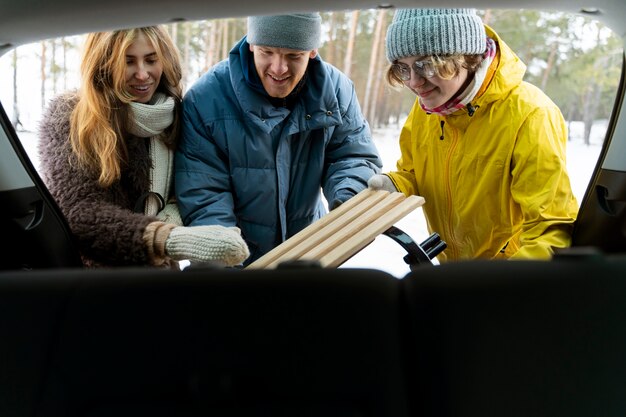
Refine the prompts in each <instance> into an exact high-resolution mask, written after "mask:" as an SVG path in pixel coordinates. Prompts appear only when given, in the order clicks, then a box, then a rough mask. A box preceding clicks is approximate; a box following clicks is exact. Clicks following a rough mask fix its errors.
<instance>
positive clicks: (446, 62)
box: [368, 9, 578, 262]
mask: <svg viewBox="0 0 626 417" xmlns="http://www.w3.org/2000/svg"><path fill="white" fill-rule="evenodd" d="M386 55H387V59H388V61H389V62H390V63H391V66H390V67H389V70H388V72H387V80H388V81H389V82H390V83H391V84H392V85H404V86H406V87H407V88H409V89H410V90H411V91H413V92H414V93H415V94H416V95H417V100H416V101H415V104H414V105H413V108H412V109H411V112H410V114H409V116H408V119H407V121H406V123H405V125H404V127H403V128H402V131H401V133H400V149H401V157H400V159H399V160H398V163H397V171H394V172H388V173H385V174H382V175H374V176H373V177H371V178H370V180H369V183H368V185H369V187H370V188H373V189H385V190H388V191H401V192H402V193H404V194H405V195H421V196H423V197H424V198H425V200H426V203H425V205H424V206H423V210H424V214H425V216H426V220H427V224H428V228H429V231H430V232H431V233H433V232H437V233H439V234H440V235H441V238H442V240H444V241H445V242H446V243H447V246H448V247H447V249H446V250H445V251H444V252H443V253H442V254H440V255H439V256H438V260H439V261H440V262H445V261H450V260H462V259H473V258H486V259H495V258H513V259H549V258H550V257H551V256H552V254H553V253H554V249H555V248H564V247H567V246H569V245H570V242H571V231H572V228H573V224H574V221H575V219H576V215H577V212H578V203H577V202H576V198H575V197H574V195H573V193H572V190H571V185H570V180H569V176H568V173H567V169H566V161H565V156H566V152H565V146H566V142H567V128H566V124H565V121H564V118H563V115H562V114H561V111H560V110H559V108H558V107H557V106H556V104H554V103H553V102H552V101H551V100H550V99H549V98H548V97H547V96H546V95H545V94H544V93H543V92H542V91H541V90H540V89H539V88H537V87H535V86H533V85H531V84H529V83H527V82H525V81H523V76H524V72H525V70H526V66H525V65H524V63H523V62H522V61H521V60H520V59H519V58H518V57H517V56H516V55H515V53H514V52H513V51H512V50H511V49H510V47H509V46H507V44H506V43H505V42H504V41H503V40H502V39H500V37H499V36H498V35H497V34H496V33H495V32H494V31H493V30H492V29H491V28H489V27H488V26H487V25H484V24H483V22H482V20H481V19H480V17H479V16H478V15H477V13H476V10H474V9H400V10H398V11H396V13H395V15H394V18H393V21H392V23H391V25H390V26H389V28H388V31H387V37H386Z"/></svg>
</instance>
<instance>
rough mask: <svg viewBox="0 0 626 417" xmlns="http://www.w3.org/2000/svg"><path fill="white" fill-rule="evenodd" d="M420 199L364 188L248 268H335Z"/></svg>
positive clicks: (422, 202)
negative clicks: (300, 264) (311, 264)
mask: <svg viewBox="0 0 626 417" xmlns="http://www.w3.org/2000/svg"><path fill="white" fill-rule="evenodd" d="M424 202H425V201H424V198H423V197H420V196H415V195H412V196H409V197H406V196H405V195H404V194H402V193H400V192H395V193H390V192H388V191H383V190H376V191H374V190H371V189H366V190H363V191H362V192H360V193H359V194H357V195H356V196H354V197H352V198H351V199H349V200H348V201H346V202H345V203H343V204H342V205H341V206H339V207H337V208H336V209H335V210H333V211H331V212H330V213H328V214H327V215H325V216H324V217H322V218H321V219H319V220H318V221H316V222H315V223H313V224H311V225H309V226H308V227H306V228H305V229H303V230H301V231H300V232H299V233H297V234H295V235H294V236H292V237H291V238H289V239H287V240H286V241H285V242H283V243H282V244H280V245H279V246H277V247H276V248H274V249H273V250H271V251H270V252H268V253H266V254H265V255H263V256H262V257H261V258H259V259H257V260H256V261H255V262H253V263H251V264H250V265H248V266H247V268H251V269H255V268H257V269H259V268H270V269H271V268H276V267H277V266H278V265H279V264H280V263H282V262H287V261H296V260H302V261H304V260H312V261H317V262H319V264H320V265H321V266H322V267H327V268H335V267H338V266H339V265H341V264H342V263H344V262H345V261H347V260H348V259H350V258H351V257H352V256H353V255H354V254H356V253H357V252H359V251H360V250H361V249H363V248H364V247H366V246H367V245H369V244H370V243H372V242H373V241H374V239H375V238H376V236H378V235H380V234H381V233H383V232H385V231H386V230H387V229H389V228H390V227H391V226H393V224H394V223H396V222H397V221H398V220H400V219H401V218H403V217H404V216H406V215H407V214H409V213H410V212H411V211H413V210H415V209H416V208H417V207H420V206H422V205H423V204H424Z"/></svg>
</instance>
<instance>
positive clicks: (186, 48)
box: [182, 22, 191, 84]
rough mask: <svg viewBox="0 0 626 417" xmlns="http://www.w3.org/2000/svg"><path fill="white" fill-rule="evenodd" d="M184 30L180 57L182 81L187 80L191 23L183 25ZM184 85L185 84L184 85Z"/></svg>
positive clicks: (189, 60)
mask: <svg viewBox="0 0 626 417" xmlns="http://www.w3.org/2000/svg"><path fill="white" fill-rule="evenodd" d="M184 28H185V32H184V33H185V39H184V40H183V56H182V61H183V62H182V66H183V68H182V70H183V80H186V79H187V78H189V68H190V62H191V57H190V54H189V51H190V50H191V22H185V23H184ZM185 84H186V83H185Z"/></svg>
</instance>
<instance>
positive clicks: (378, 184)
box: [367, 174, 398, 193]
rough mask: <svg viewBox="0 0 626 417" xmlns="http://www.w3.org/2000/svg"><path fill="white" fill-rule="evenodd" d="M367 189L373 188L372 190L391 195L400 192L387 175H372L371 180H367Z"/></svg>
mask: <svg viewBox="0 0 626 417" xmlns="http://www.w3.org/2000/svg"><path fill="white" fill-rule="evenodd" d="M367 187H368V188H371V189H372V190H385V191H389V192H390V193H396V192H398V190H397V189H396V186H395V185H393V182H391V179H390V178H389V177H388V176H386V175H385V174H382V175H379V174H376V175H372V176H371V177H370V179H369V180H367Z"/></svg>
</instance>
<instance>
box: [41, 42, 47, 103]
mask: <svg viewBox="0 0 626 417" xmlns="http://www.w3.org/2000/svg"><path fill="white" fill-rule="evenodd" d="M40 72H41V91H40V94H41V109H42V110H43V109H44V108H45V107H46V41H41V66H40Z"/></svg>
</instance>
